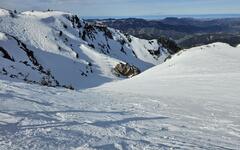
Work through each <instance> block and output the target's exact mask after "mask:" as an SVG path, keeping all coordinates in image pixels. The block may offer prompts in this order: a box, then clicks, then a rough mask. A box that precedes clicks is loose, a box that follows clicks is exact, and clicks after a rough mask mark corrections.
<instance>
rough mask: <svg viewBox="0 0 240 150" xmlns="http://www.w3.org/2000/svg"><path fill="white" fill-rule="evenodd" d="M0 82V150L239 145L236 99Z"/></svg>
mask: <svg viewBox="0 0 240 150" xmlns="http://www.w3.org/2000/svg"><path fill="white" fill-rule="evenodd" d="M0 85H1V86H0V89H1V90H0V101H1V105H0V110H1V111H0V118H1V121H0V149H69V148H70V149H75V148H78V149H144V148H146V149H170V148H173V149H239V148H240V144H239V139H240V122H239V117H240V110H239V109H238V106H239V104H240V102H238V101H234V102H232V101H231V103H228V102H227V100H219V101H207V102H206V100H205V99H204V98H199V99H194V100H193V99H191V98H189V97H186V98H184V97H179V98H176V97H174V96H172V97H167V96H166V97H164V96H163V97H161V96H160V97H159V96H147V95H139V94H138V95H137V94H130V93H129V94H127V93H124V94H123V93H118V92H107V91H104V90H94V89H89V90H84V91H70V90H66V89H54V88H47V90H46V87H40V86H37V85H27V84H24V83H11V82H8V81H1V84H0ZM177 101H178V102H177Z"/></svg>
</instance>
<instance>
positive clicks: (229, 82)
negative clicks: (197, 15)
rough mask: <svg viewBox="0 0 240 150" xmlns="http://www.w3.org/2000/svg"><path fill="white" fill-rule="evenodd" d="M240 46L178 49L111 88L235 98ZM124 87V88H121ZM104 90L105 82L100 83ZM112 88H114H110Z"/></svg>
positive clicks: (153, 93)
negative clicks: (170, 56)
mask: <svg viewBox="0 0 240 150" xmlns="http://www.w3.org/2000/svg"><path fill="white" fill-rule="evenodd" d="M239 75H240V48H239V47H231V46H229V45H228V44H224V43H214V44H210V45H206V46H200V47H196V48H192V49H188V50H184V51H181V52H179V53H177V54H175V55H173V56H172V58H171V59H168V60H167V61H166V62H165V63H163V64H161V65H158V66H156V67H153V68H151V69H149V70H147V71H145V72H144V73H142V74H140V75H138V76H136V77H134V78H132V79H127V80H125V81H122V82H116V83H110V84H109V86H110V87H111V89H113V90H114V89H115V90H117V91H118V90H119V91H125V92H136V93H145V92H144V91H146V94H149V95H150V94H152V95H159V94H160V95H166V96H171V95H172V94H173V93H174V95H176V94H178V95H181V96H199V97H201V96H204V94H206V95H208V94H209V93H212V94H213V93H215V98H216V99H217V97H222V96H223V95H222V94H223V93H227V96H230V95H231V96H232V97H231V98H234V99H237V98H238V96H239V92H238V91H239V86H240V78H239ZM125 86H127V87H128V88H125ZM103 87H104V88H106V89H107V87H108V84H106V85H104V86H103ZM113 87H115V88H113Z"/></svg>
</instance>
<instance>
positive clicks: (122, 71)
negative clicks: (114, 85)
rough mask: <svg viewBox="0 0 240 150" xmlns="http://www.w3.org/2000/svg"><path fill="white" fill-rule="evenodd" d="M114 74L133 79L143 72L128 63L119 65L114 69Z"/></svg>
mask: <svg viewBox="0 0 240 150" xmlns="http://www.w3.org/2000/svg"><path fill="white" fill-rule="evenodd" d="M114 72H115V73H116V75H117V76H124V77H133V76H135V75H138V74H140V73H141V71H140V70H139V69H138V68H137V67H135V66H133V65H130V64H128V63H126V64H123V63H119V64H117V65H116V66H115V68H114Z"/></svg>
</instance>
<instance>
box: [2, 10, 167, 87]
mask: <svg viewBox="0 0 240 150" xmlns="http://www.w3.org/2000/svg"><path fill="white" fill-rule="evenodd" d="M0 12H1V13H0V14H1V15H0V47H1V48H2V51H1V53H0V54H1V55H0V56H2V57H0V61H1V64H0V70H1V72H0V78H1V79H9V80H14V81H27V82H31V83H44V85H49V86H65V87H71V88H89V87H95V86H97V85H100V84H102V83H105V82H109V81H113V80H118V79H120V78H118V77H116V76H114V74H113V73H112V69H113V68H114V66H116V64H118V63H120V62H123V63H128V64H131V65H134V66H136V67H137V68H139V69H140V70H141V71H145V70H146V69H148V68H150V67H152V66H154V65H157V64H160V63H162V62H164V61H165V59H166V58H168V57H169V56H170V53H169V52H168V50H167V49H165V48H164V47H162V44H161V43H159V42H158V41H157V40H143V39H138V38H135V37H133V36H130V35H124V34H123V33H121V32H120V31H118V30H115V29H111V28H108V27H106V26H104V25H102V24H97V23H96V24H90V23H87V22H85V21H84V20H81V19H79V17H78V16H76V15H72V14H70V13H64V12H59V11H46V12H40V11H28V12H22V13H17V12H12V11H8V10H4V9H0ZM3 49H4V51H3ZM2 53H3V54H2ZM6 54H8V55H9V56H11V58H13V59H14V60H15V61H11V60H10V59H6V56H7V55H6Z"/></svg>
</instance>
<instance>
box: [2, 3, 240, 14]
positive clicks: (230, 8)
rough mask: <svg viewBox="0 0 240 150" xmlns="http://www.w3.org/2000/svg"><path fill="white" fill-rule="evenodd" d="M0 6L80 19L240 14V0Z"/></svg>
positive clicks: (14, 4) (13, 4) (17, 4)
mask: <svg viewBox="0 0 240 150" xmlns="http://www.w3.org/2000/svg"><path fill="white" fill-rule="evenodd" d="M0 7H3V8H8V9H17V10H32V9H34V10H46V9H48V8H50V9H55V10H63V11H69V12H73V13H77V14H79V15H80V16H147V15H196V14H240V0H0Z"/></svg>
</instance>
